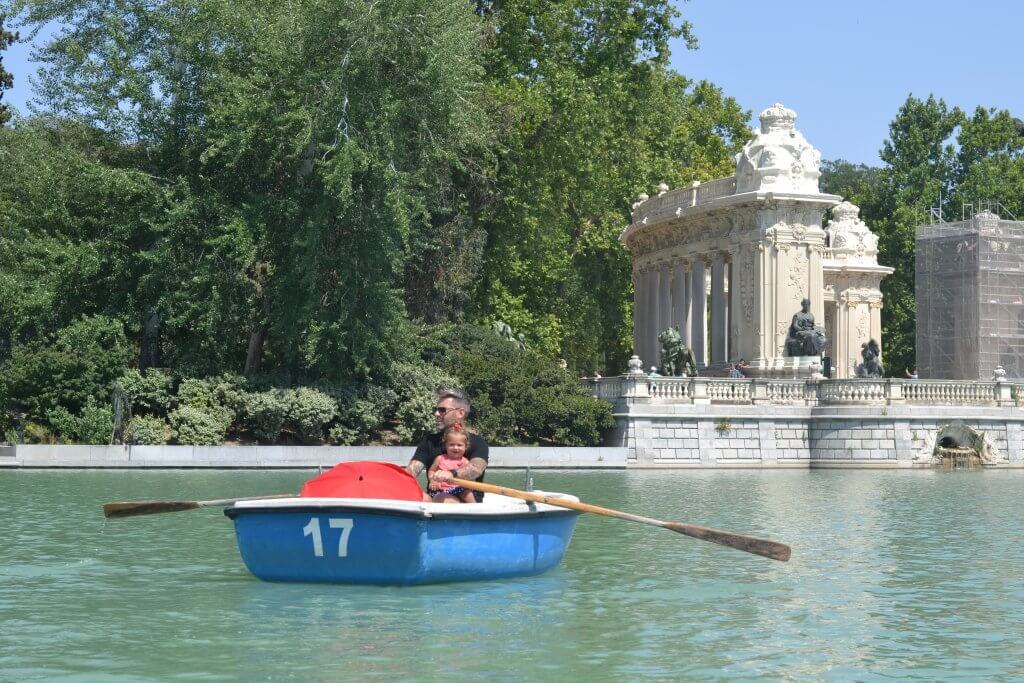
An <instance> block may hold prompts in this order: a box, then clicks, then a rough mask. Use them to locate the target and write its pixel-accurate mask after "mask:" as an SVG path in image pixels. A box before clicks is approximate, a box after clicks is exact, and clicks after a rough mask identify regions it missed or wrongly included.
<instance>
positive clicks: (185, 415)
mask: <svg viewBox="0 0 1024 683" xmlns="http://www.w3.org/2000/svg"><path fill="white" fill-rule="evenodd" d="M170 420H171V427H172V428H173V429H174V437H175V440H176V441H177V442H178V443H180V444H188V445H191V446H219V445H220V444H222V443H223V442H224V437H225V436H227V432H228V428H229V427H231V412H230V411H229V410H226V409H224V408H203V407H199V406H193V405H183V406H181V407H179V408H177V409H176V410H173V411H171V415H170Z"/></svg>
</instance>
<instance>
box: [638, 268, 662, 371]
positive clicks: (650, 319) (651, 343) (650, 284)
mask: <svg viewBox="0 0 1024 683" xmlns="http://www.w3.org/2000/svg"><path fill="white" fill-rule="evenodd" d="M648 269H649V270H648V271H647V306H646V317H645V320H646V322H645V324H644V329H645V330H646V332H645V334H644V339H645V340H646V343H645V344H644V353H643V355H641V356H640V359H641V360H642V361H643V362H644V370H645V371H646V370H647V369H648V368H650V367H651V366H652V365H657V364H658V333H657V329H658V287H659V283H658V279H659V277H658V276H659V273H658V271H657V270H656V269H655V266H653V265H650V266H648Z"/></svg>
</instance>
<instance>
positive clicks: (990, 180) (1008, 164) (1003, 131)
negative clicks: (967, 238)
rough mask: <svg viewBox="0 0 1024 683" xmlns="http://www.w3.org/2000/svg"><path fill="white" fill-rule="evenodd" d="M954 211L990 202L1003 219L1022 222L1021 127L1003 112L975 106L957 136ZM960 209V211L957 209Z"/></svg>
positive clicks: (1023, 168)
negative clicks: (1001, 214) (966, 206)
mask: <svg viewBox="0 0 1024 683" xmlns="http://www.w3.org/2000/svg"><path fill="white" fill-rule="evenodd" d="M957 144H958V146H959V150H958V152H957V156H956V163H955V169H954V182H955V183H956V190H955V192H954V193H953V194H952V202H951V203H952V204H953V207H951V208H952V209H953V210H956V208H958V207H963V206H964V205H965V204H966V205H972V204H973V205H977V204H978V203H979V202H981V203H983V204H984V203H991V204H992V206H993V208H994V209H995V211H996V213H1000V212H1002V213H1004V214H1007V215H1004V216H1003V218H1016V219H1017V220H1021V219H1024V126H1022V125H1021V123H1020V121H1019V120H1017V119H1015V118H1013V117H1012V116H1011V115H1010V112H1008V111H1006V110H1002V111H999V110H996V109H985V108H984V107H978V108H977V109H975V111H974V115H973V116H971V118H970V119H966V120H965V121H964V122H963V125H962V126H961V129H960V133H959V135H957ZM960 210H961V211H962V210H963V209H962V208H961V209H960Z"/></svg>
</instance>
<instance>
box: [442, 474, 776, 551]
mask: <svg viewBox="0 0 1024 683" xmlns="http://www.w3.org/2000/svg"><path fill="white" fill-rule="evenodd" d="M453 481H454V482H455V483H456V484H458V485H459V486H461V487H463V488H467V489H472V490H473V491H483V492H484V493H496V494H498V495H499V496H509V497H511V498H519V499H521V500H528V501H532V502H534V503H547V504H548V505H555V506H557V507H563V508H569V509H570V510H579V511H580V512H592V513H594V514H595V515H604V516H605V517H616V518H618V519H626V520H629V521H630V522H639V523H640V524H649V525H651V526H659V527H661V528H663V529H669V530H671V531H675V532H677V533H680V534H684V535H686V536H690V537H691V538H699V539H700V540H702V541H710V542H712V543H717V544H718V545H724V546H726V547H729V548H735V549H736V550H742V551H743V552H747V553H753V554H755V555H760V556H761V557H767V558H769V559H772V560H778V561H780V562H787V561H789V556H790V553H791V552H792V551H791V549H790V547H789V546H788V545H786V544H785V543H778V542H776V541H769V540H767V539H764V538H755V537H753V536H745V535H743V534H737V533H734V532H732V531H722V530H720V529H709V528H708V527H703V526H696V525H694V524H683V523H682V522H663V521H661V520H660V519H652V518H651V517H641V516H640V515H634V514H631V513H629V512H622V511H620V510H612V509H611V508H603V507H599V506H597V505H590V504H588V503H577V502H575V501H571V500H566V499H565V498H559V497H557V496H545V495H542V494H538V493H530V492H528V491H520V490H518V489H510V488H508V487H505V486H492V485H491V484H484V483H483V482H479V481H467V480H466V479H453Z"/></svg>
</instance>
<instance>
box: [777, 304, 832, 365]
mask: <svg viewBox="0 0 1024 683" xmlns="http://www.w3.org/2000/svg"><path fill="white" fill-rule="evenodd" d="M825 342H826V338H825V328H823V327H820V326H817V325H815V324H814V314H813V313H811V300H810V299H804V300H803V301H801V302H800V311H799V312H798V313H795V314H794V315H793V322H791V323H790V325H789V336H787V337H786V355H787V356H820V355H821V350H822V349H824V348H825Z"/></svg>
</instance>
